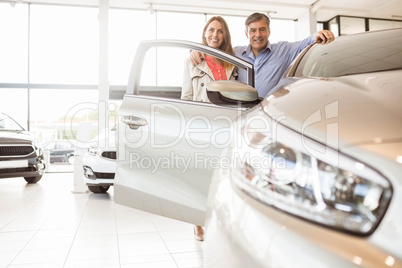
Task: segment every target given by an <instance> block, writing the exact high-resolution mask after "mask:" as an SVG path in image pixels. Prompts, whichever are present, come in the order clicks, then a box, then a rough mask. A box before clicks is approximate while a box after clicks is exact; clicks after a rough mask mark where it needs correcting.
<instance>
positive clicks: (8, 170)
mask: <svg viewBox="0 0 402 268" xmlns="http://www.w3.org/2000/svg"><path fill="white" fill-rule="evenodd" d="M32 171H37V170H36V168H35V167H21V168H4V169H0V173H1V174H7V173H25V172H32ZM21 176H22V175H21Z"/></svg>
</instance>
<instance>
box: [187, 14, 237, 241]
mask: <svg viewBox="0 0 402 268" xmlns="http://www.w3.org/2000/svg"><path fill="white" fill-rule="evenodd" d="M202 43H203V44H204V45H208V46H210V47H214V48H219V49H220V50H223V51H225V52H227V53H229V54H233V47H232V41H231V37H230V32H229V27H228V25H227V23H226V21H225V20H224V19H223V18H222V17H220V16H215V17H212V18H210V19H209V20H208V22H207V23H206V24H205V27H204V30H203V33H202ZM236 76H237V73H236V69H235V66H233V65H231V64H230V63H227V62H224V61H222V60H219V59H217V58H215V57H212V56H209V55H205V57H204V60H203V61H202V62H201V63H200V64H198V65H197V66H194V65H193V64H192V63H191V61H190V58H188V59H187V60H186V62H185V64H184V76H183V85H182V92H181V98H182V99H184V100H192V101H204V102H209V99H208V96H207V90H206V86H207V85H208V83H209V82H211V81H218V80H228V79H230V80H235V79H236V78H235V77H236ZM194 236H195V238H196V239H197V240H200V241H203V240H204V229H203V228H202V226H198V225H194Z"/></svg>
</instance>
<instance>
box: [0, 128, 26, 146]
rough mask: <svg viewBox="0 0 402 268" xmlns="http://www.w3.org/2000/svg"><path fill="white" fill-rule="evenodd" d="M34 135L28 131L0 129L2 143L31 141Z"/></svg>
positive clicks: (0, 141)
mask: <svg viewBox="0 0 402 268" xmlns="http://www.w3.org/2000/svg"><path fill="white" fill-rule="evenodd" d="M33 139H34V138H33V136H32V135H31V134H30V133H29V132H27V131H4V130H3V131H0V143H1V144H12V143H31V141H32V140H33Z"/></svg>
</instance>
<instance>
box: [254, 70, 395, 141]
mask: <svg viewBox="0 0 402 268" xmlns="http://www.w3.org/2000/svg"><path fill="white" fill-rule="evenodd" d="M401 77H402V71H401V70H398V71H389V72H382V73H371V74H361V75H353V76H344V77H338V78H330V79H300V80H297V81H296V82H294V83H291V84H289V85H288V86H285V87H283V88H282V89H280V90H279V91H277V92H276V93H274V94H273V95H271V96H268V97H267V98H266V99H265V101H264V102H263V104H262V105H263V108H264V110H265V112H267V113H268V114H269V115H270V116H272V117H274V118H276V119H277V120H278V121H280V123H281V124H283V125H285V126H287V127H289V128H291V129H294V130H295V131H297V132H299V133H303V134H304V135H306V136H309V137H311V138H313V139H315V140H317V141H319V142H322V143H324V144H327V145H329V146H333V147H334V148H337V147H339V148H345V147H349V146H356V145H360V146H362V145H370V144H380V143H388V144H390V143H398V142H400V141H401V140H402V108H401V107H402V106H401V103H402V90H401V89H400V81H401ZM377 147H379V146H377Z"/></svg>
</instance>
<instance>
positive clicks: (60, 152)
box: [43, 140, 75, 165]
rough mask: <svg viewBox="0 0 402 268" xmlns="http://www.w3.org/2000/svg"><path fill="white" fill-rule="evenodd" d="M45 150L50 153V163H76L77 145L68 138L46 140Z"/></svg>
mask: <svg viewBox="0 0 402 268" xmlns="http://www.w3.org/2000/svg"><path fill="white" fill-rule="evenodd" d="M43 150H45V152H46V153H48V155H49V163H68V164H70V165H72V164H74V151H75V146H74V145H73V144H72V143H71V142H70V141H68V140H57V141H48V142H45V143H43Z"/></svg>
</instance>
